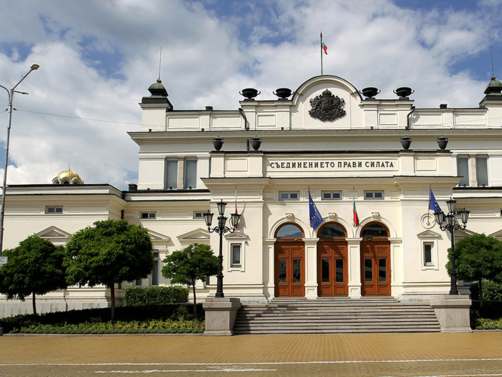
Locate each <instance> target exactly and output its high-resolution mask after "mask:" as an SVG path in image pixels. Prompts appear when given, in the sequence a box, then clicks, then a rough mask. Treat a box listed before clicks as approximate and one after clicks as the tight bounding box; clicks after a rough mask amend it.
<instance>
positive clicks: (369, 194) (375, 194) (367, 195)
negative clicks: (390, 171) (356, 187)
mask: <svg viewBox="0 0 502 377" xmlns="http://www.w3.org/2000/svg"><path fill="white" fill-rule="evenodd" d="M364 199H366V200H383V191H365V192H364Z"/></svg>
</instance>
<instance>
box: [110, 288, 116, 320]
mask: <svg viewBox="0 0 502 377" xmlns="http://www.w3.org/2000/svg"><path fill="white" fill-rule="evenodd" d="M110 295H111V301H112V320H114V319H115V284H112V285H111V287H110Z"/></svg>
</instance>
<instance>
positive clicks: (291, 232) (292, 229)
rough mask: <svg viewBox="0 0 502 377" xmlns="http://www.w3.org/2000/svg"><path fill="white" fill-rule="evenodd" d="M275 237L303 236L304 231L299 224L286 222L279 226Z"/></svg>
mask: <svg viewBox="0 0 502 377" xmlns="http://www.w3.org/2000/svg"><path fill="white" fill-rule="evenodd" d="M275 238H303V232H302V230H301V229H300V227H299V226H297V225H294V224H286V225H283V226H282V227H280V228H279V230H278V231H277V235H276V236H275Z"/></svg>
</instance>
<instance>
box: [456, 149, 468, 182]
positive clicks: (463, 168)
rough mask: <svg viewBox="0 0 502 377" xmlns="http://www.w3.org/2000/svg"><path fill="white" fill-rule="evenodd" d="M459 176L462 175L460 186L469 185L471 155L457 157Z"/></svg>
mask: <svg viewBox="0 0 502 377" xmlns="http://www.w3.org/2000/svg"><path fill="white" fill-rule="evenodd" d="M457 176H459V177H462V179H461V180H460V183H459V184H458V185H459V186H461V187H462V186H469V156H458V157H457Z"/></svg>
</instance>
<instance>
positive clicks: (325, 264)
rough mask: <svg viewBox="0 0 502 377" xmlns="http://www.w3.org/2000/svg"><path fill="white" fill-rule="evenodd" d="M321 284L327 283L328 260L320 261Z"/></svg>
mask: <svg viewBox="0 0 502 377" xmlns="http://www.w3.org/2000/svg"><path fill="white" fill-rule="evenodd" d="M322 282H323V283H329V259H323V260H322Z"/></svg>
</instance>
